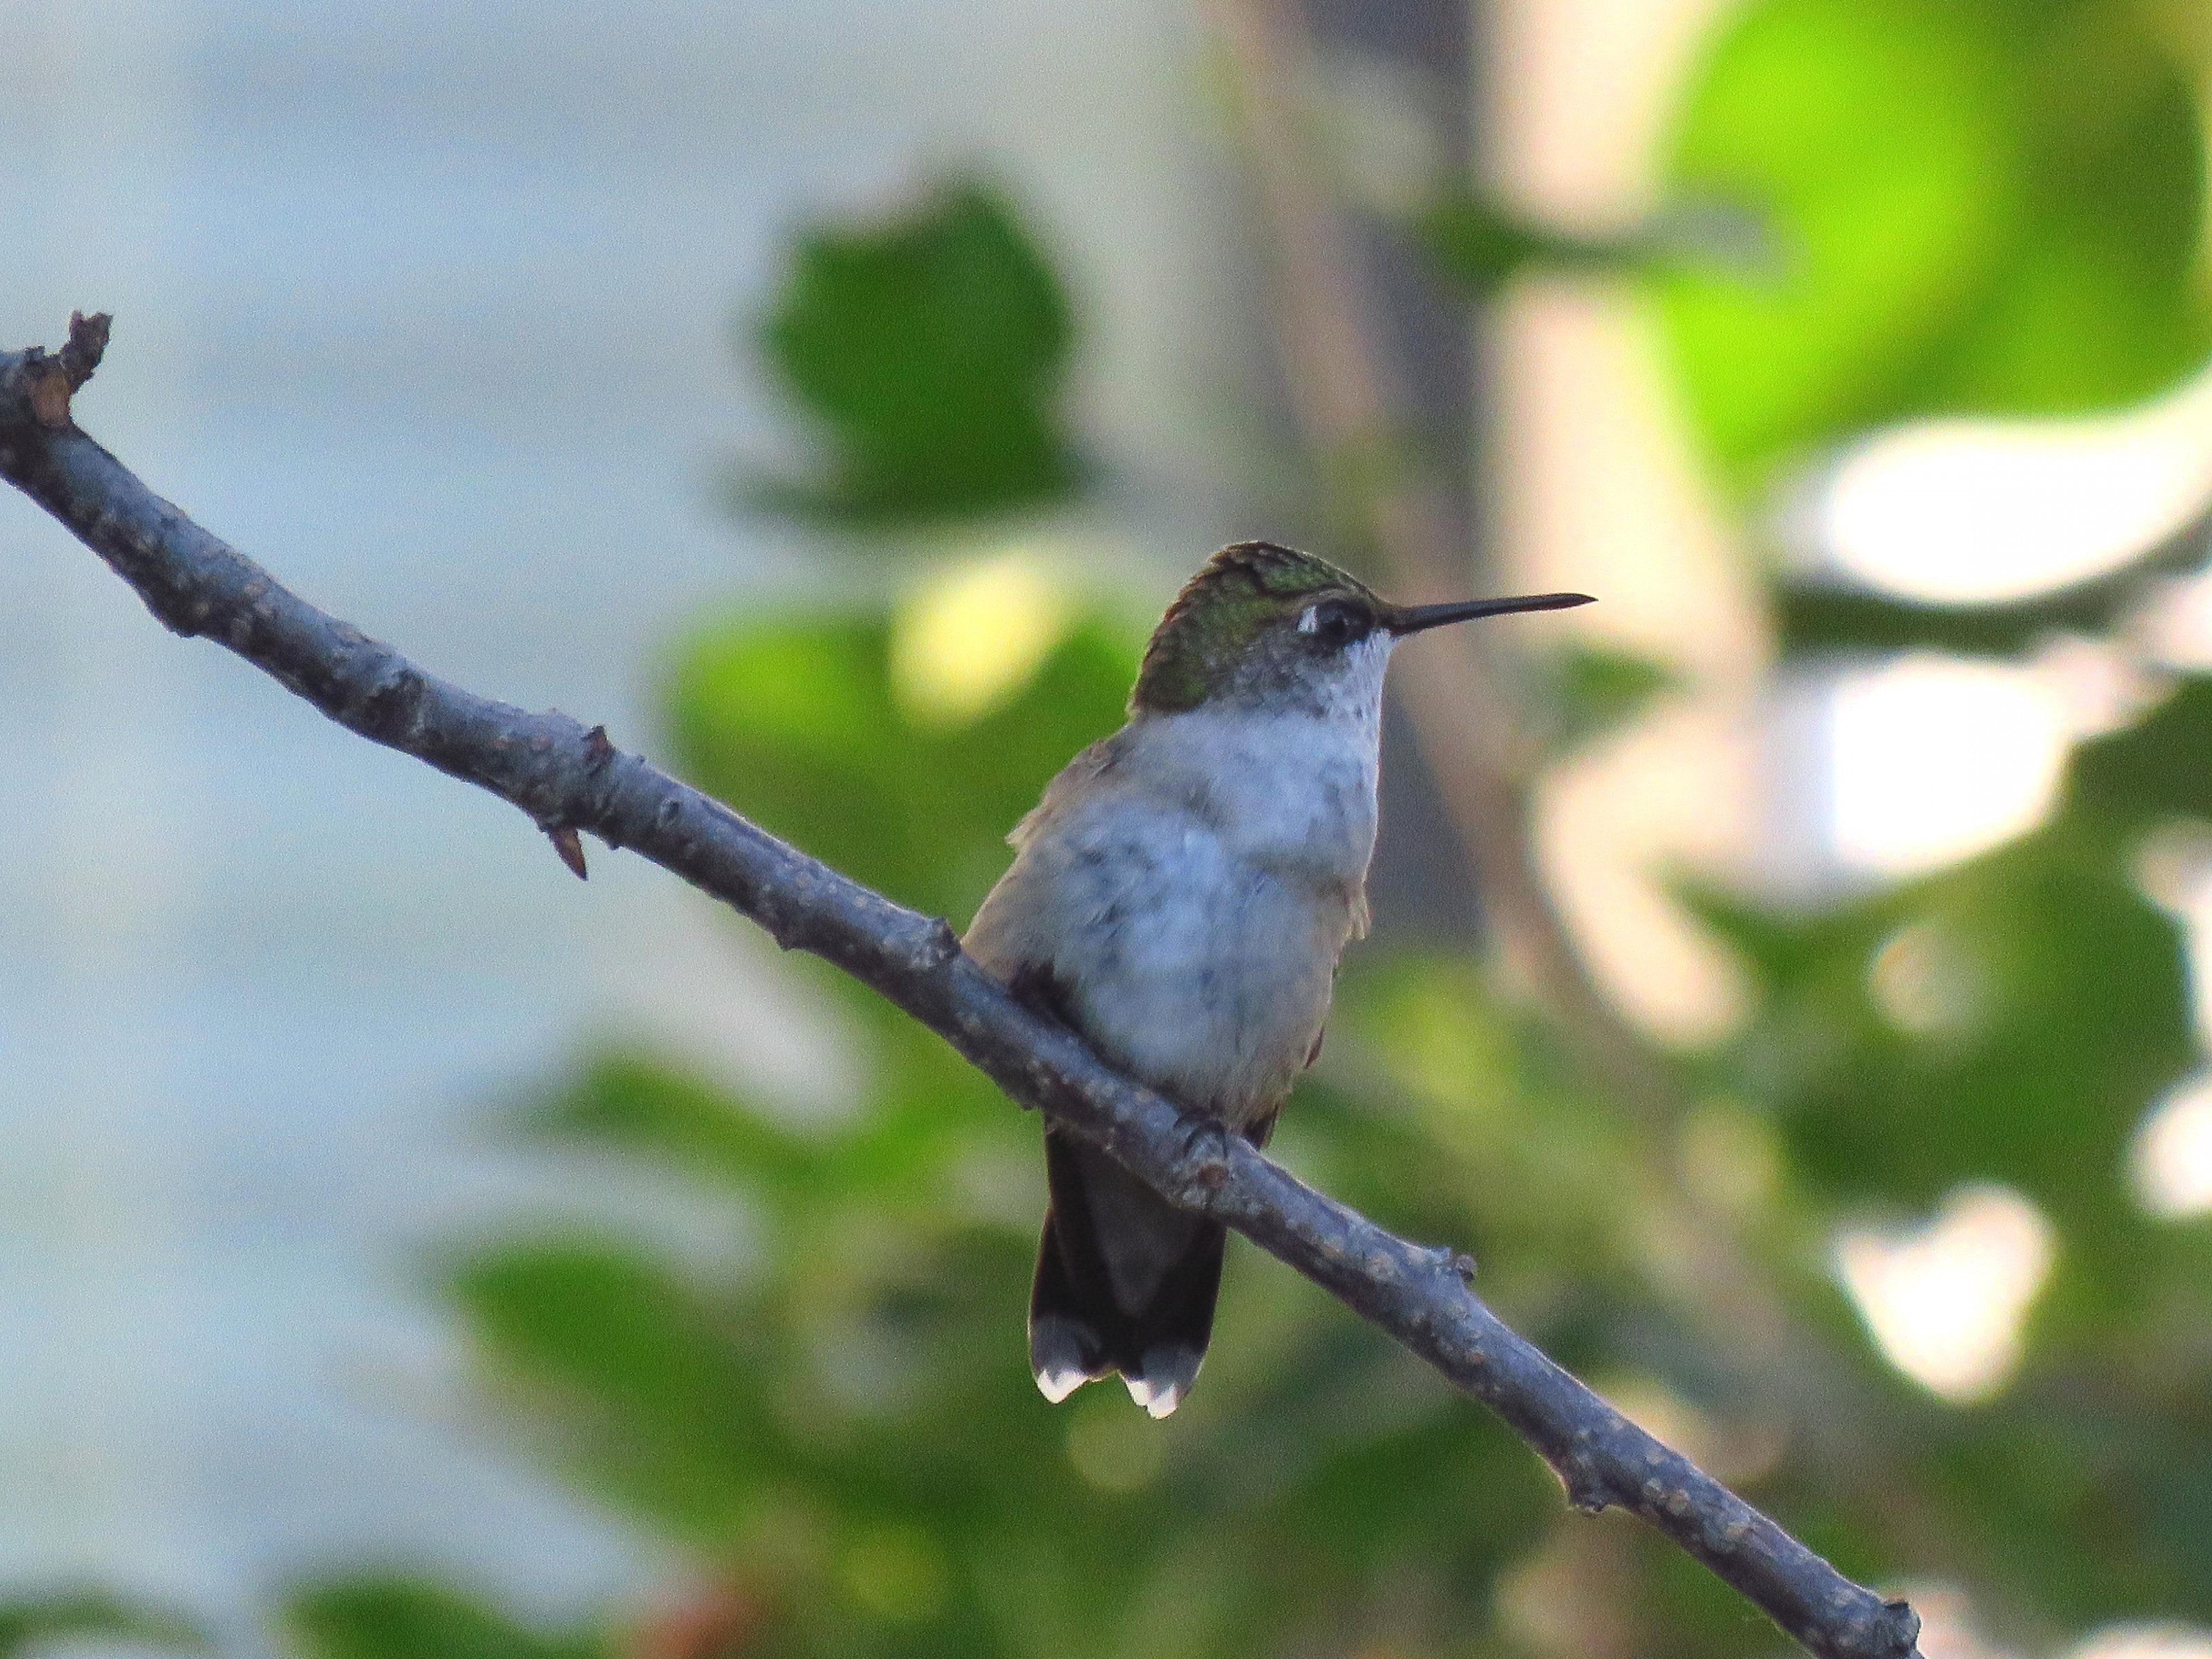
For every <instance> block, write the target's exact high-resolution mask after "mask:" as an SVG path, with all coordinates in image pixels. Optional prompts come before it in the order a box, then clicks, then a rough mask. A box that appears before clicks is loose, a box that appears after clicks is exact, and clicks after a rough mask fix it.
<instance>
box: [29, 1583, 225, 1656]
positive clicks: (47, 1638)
mask: <svg viewBox="0 0 2212 1659" xmlns="http://www.w3.org/2000/svg"><path fill="white" fill-rule="evenodd" d="M85 1640H94V1641H100V1642H103V1643H112V1644H124V1645H131V1646H143V1647H148V1648H172V1649H188V1650H193V1651H197V1652H204V1651H206V1650H207V1648H208V1645H209V1644H208V1638H207V1637H206V1635H205V1633H204V1632H202V1631H201V1630H200V1629H199V1627H198V1626H196V1625H194V1624H192V1623H191V1621H190V1620H185V1619H181V1618H179V1617H178V1616H177V1615H176V1614H174V1613H167V1612H164V1611H161V1610H160V1609H158V1608H155V1607H146V1606H143V1605H142V1604H139V1603H137V1602H133V1601H126V1600H125V1599H124V1598H123V1597H121V1596H118V1595H112V1594H111V1593H109V1592H108V1591H106V1590H98V1589H82V1590H62V1591H57V1592H55V1593H53V1594H51V1595H33V1596H22V1597H19V1598H17V1599H15V1600H13V1601H0V1659H19V1656H28V1655H32V1654H36V1653H40V1652H43V1651H44V1650H46V1648H47V1646H49V1645H50V1644H61V1643H64V1642H78V1641H85Z"/></svg>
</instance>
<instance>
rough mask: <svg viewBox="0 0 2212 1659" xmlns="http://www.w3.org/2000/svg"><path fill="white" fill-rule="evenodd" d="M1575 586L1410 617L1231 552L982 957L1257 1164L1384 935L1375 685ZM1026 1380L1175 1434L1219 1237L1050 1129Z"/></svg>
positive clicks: (1009, 893)
mask: <svg viewBox="0 0 2212 1659" xmlns="http://www.w3.org/2000/svg"><path fill="white" fill-rule="evenodd" d="M1588 603H1589V596H1588V595H1586V594H1582V593H1541V594H1536V595H1534V596H1531V597H1526V598H1521V599H1469V600H1465V601H1462V602H1459V603H1455V604H1448V605H1392V604H1390V603H1389V602H1388V601H1387V600H1385V599H1383V598H1382V597H1381V596H1380V595H1378V594H1376V592H1374V590H1373V589H1371V588H1370V587H1369V586H1367V585H1366V584H1365V583H1364V582H1362V581H1360V580H1358V578H1356V577H1354V576H1352V574H1349V573H1348V572H1346V571H1344V570H1340V569H1339V568H1337V567H1336V566H1335V565H1334V564H1331V563H1330V562H1328V560H1326V559H1322V558H1319V557H1316V556H1315V555H1313V554H1310V553H1300V552H1297V551H1294V550H1291V549H1290V548H1287V547H1279V546H1276V545H1275V544H1273V543H1271V542H1238V543H1236V544H1232V545H1231V546H1228V547H1225V548H1223V549H1222V550H1220V551H1219V552H1218V553H1216V554H1215V555H1214V556H1212V558H1210V559H1208V560H1207V561H1206V564H1205V566H1204V567H1203V568H1201V569H1200V571H1199V572H1198V574H1196V575H1195V576H1194V577H1192V578H1191V580H1190V581H1189V582H1188V584H1187V585H1186V586H1184V587H1183V589H1182V592H1180V593H1179V594H1177V595H1176V599H1175V602H1174V603H1173V604H1171V605H1169V607H1168V609H1167V613H1166V615H1164V617H1161V619H1160V623H1159V626H1158V628H1157V629H1154V630H1153V633H1152V640H1151V642H1150V643H1149V644H1148V645H1147V646H1146V648H1145V654H1144V659H1143V662H1142V665H1141V666H1140V667H1139V670H1138V673H1137V683H1136V687H1135V689H1134V690H1133V691H1132V692H1131V693H1130V696H1129V703H1128V719H1127V723H1126V724H1124V725H1123V726H1121V729H1120V730H1119V731H1117V732H1114V733H1113V734H1112V735H1111V736H1110V737H1107V738H1102V739H1100V740H1099V741H1098V742H1097V743H1094V744H1091V746H1090V747H1089V748H1087V749H1085V750H1083V752H1082V753H1080V754H1079V755H1078V756H1076V757H1075V758H1074V759H1073V760H1072V761H1070V762H1069V763H1067V765H1066V767H1065V768H1064V769H1062V770H1061V771H1060V775H1058V776H1057V777H1055V778H1054V779H1053V781H1052V782H1051V783H1050V784H1049V785H1048V786H1047V787H1046V789H1045V792H1044V796H1043V799H1042V800H1041V801H1039V802H1038V804H1037V805H1036V808H1035V809H1034V810H1033V811H1030V813H1029V815H1028V816H1027V817H1024V818H1023V819H1022V821H1021V822H1020V823H1018V824H1017V825H1016V826H1015V827H1014V830H1013V833H1012V835H1010V836H1008V837H1007V840H1008V841H1009V842H1011V843H1012V846H1013V848H1014V861H1013V863H1012V865H1011V866H1009V867H1008V869H1007V870H1006V874H1005V875H1003V876H1001V877H1000V878H999V882H998V884H997V885H996V886H994V887H993V888H992V890H991V891H990V893H989V894H988V895H987V896H986V897H985V899H984V900H983V902H982V904H981V907H980V908H978V909H977V911H976V913H975V920H974V921H972V922H971V923H969V928H968V932H967V935H966V938H965V939H964V940H963V944H964V945H965V946H966V948H967V950H968V951H969V954H970V955H971V956H973V957H975V960H976V961H977V962H978V963H981V965H982V966H983V967H984V968H985V969H987V970H988V971H989V972H991V973H992V974H993V975H995V976H996V977H997V978H998V979H999V980H1000V981H1001V982H1002V983H1004V984H1005V985H1006V987H1007V988H1008V990H1009V991H1010V992H1012V994H1013V995H1014V996H1015V997H1016V998H1017V999H1018V1000H1020V1001H1022V1002H1023V1003H1024V1004H1025V1005H1026V1006H1029V1007H1030V1008H1032V1009H1033V1010H1035V1011H1036V1012H1039V1013H1041V1014H1042V1015H1044V1016H1046V1017H1048V1018H1052V1019H1054V1020H1057V1021H1059V1022H1060V1023H1061V1024H1064V1025H1066V1026H1067V1027H1069V1028H1070V1029H1072V1030H1074V1031H1075V1032H1076V1034H1077V1035H1079V1036H1081V1037H1083V1038H1084V1039H1085V1042H1088V1043H1089V1044H1090V1046H1091V1048H1093V1049H1094V1050H1095V1051H1096V1052H1097V1054H1099V1055H1100V1057H1101V1058H1102V1059H1103V1060H1107V1061H1108V1062H1109V1064H1111V1065H1113V1066H1116V1067H1118V1068H1120V1069H1121V1070H1122V1071H1125V1072H1127V1073H1128V1074H1129V1075H1130V1076H1132V1077H1134V1078H1136V1079H1139V1080H1140V1081H1142V1082H1144V1083H1146V1084H1147V1085H1150V1086H1151V1087H1152V1088H1153V1089H1155V1090H1157V1091H1159V1092H1160V1093H1161V1094H1163V1095H1164V1096H1165V1097H1167V1098H1168V1099H1170V1101H1173V1102H1174V1103H1176V1105H1177V1106H1178V1107H1180V1108H1181V1109H1182V1111H1183V1113H1184V1114H1185V1115H1186V1117H1188V1118H1189V1119H1192V1120H1194V1121H1197V1122H1199V1123H1200V1124H1204V1125H1206V1126H1210V1127H1212V1129H1213V1130H1214V1131H1215V1132H1226V1133H1238V1134H1242V1135H1243V1136H1244V1137H1245V1139H1248V1140H1249V1141H1250V1142H1251V1143H1252V1144H1253V1145H1254V1146H1266V1145H1267V1139H1268V1136H1269V1135H1270V1133H1272V1132H1273V1128H1274V1125H1275V1117H1276V1114H1277V1113H1278V1112H1279V1110H1280V1109H1281V1107H1282V1103H1283V1100H1284V1097H1285V1096H1286V1095H1288V1094H1289V1093H1290V1091H1291V1085H1292V1084H1293V1083H1295V1082H1296V1081H1297V1078H1298V1076H1299V1074H1300V1073H1303V1072H1304V1070H1305V1069H1306V1068H1307V1067H1308V1066H1310V1065H1311V1064H1312V1063H1313V1061H1314V1060H1315V1059H1316V1057H1317V1056H1318V1055H1319V1054H1320V1052H1321V1043H1322V1026H1323V1024H1324V1023H1325V1022H1326V1020H1327V1018H1328V1006H1329V1000H1330V997H1331V995H1332V994H1333V992H1334V987H1335V981H1336V966H1337V959H1338V957H1340V955H1341V953H1342V952H1343V950H1344V947H1345V945H1346V943H1347V942H1348V941H1350V940H1352V939H1357V938H1359V937H1361V936H1362V935H1364V933H1365V932H1366V930H1367V866H1368V863H1369V860H1370V858H1371V857H1372V856H1373V854H1374V851H1375V822H1376V781H1377V778H1378V775H1379V772H1380V769H1381V762H1382V731H1383V670H1384V668H1385V666H1386V665H1388V664H1389V659H1390V653H1391V651H1392V650H1393V648H1395V647H1396V646H1397V644H1398V643H1399V642H1400V641H1402V640H1405V639H1407V637H1409V636H1410V635H1414V634H1419V633H1421V632H1423V631H1424V630H1425V629H1431V628H1437V627H1440V626H1442V625H1443V624H1444V623H1456V622H1464V621H1467V620H1468V619H1469V618H1472V617H1494V616H1500V615H1504V614H1505V613H1508V612H1511V611H1556V610H1562V609H1565V607H1567V606H1570V605H1586V604H1588ZM1045 1176H1046V1184H1047V1188H1048V1194H1049V1203H1048V1208H1047V1210H1046V1212H1045V1218H1044V1231H1043V1236H1042V1239H1041V1240H1040V1241H1039V1243H1038V1246H1037V1264H1036V1280H1035V1282H1034V1284H1033V1285H1032V1288H1031V1290H1030V1316H1029V1336H1030V1370H1031V1371H1032V1373H1033V1374H1034V1375H1035V1376H1036V1385H1037V1388H1038V1389H1039V1390H1040V1391H1041V1392H1042V1394H1043V1395H1044V1396H1045V1398H1046V1399H1048V1400H1049V1401H1052V1402H1053V1403H1054V1404H1055V1405H1056V1404H1058V1403H1059V1402H1060V1401H1063V1400H1065V1399H1066V1398H1067V1396H1068V1395H1071V1394H1073V1392H1074V1391H1075V1390H1076V1389H1078V1388H1080V1387H1081V1386H1082V1385H1083V1384H1084V1383H1088V1382H1091V1381H1093V1380H1095V1379H1097V1378H1101V1377H1105V1376H1111V1375H1113V1374H1114V1373H1115V1372H1117V1371H1118V1372H1119V1373H1120V1374H1121V1380H1122V1382H1123V1383H1124V1384H1125V1385H1126V1386H1127V1389H1128V1391H1129V1395H1130V1398H1131V1399H1133V1400H1134V1401H1136V1402H1137V1404H1138V1405H1139V1406H1141V1407H1144V1408H1145V1410H1146V1411H1147V1412H1148V1413H1151V1414H1152V1416H1153V1417H1156V1418H1160V1417H1165V1416H1167V1415H1168V1414H1169V1413H1170V1412H1172V1411H1174V1410H1175V1408H1176V1407H1177V1406H1178V1405H1179V1404H1181V1403H1182V1400H1183V1397H1184V1396H1185V1395H1187V1394H1188V1393H1189V1391H1190V1387H1191V1384H1192V1383H1193V1382H1194V1380H1195V1379H1196V1377H1197V1376H1198V1369H1199V1365H1200V1362H1201V1361H1203V1360H1204V1358H1206V1345H1207V1342H1208V1341H1209V1340H1210V1339H1211V1337H1212V1330H1213V1306H1214V1299H1215V1296H1216V1293H1217V1292H1218V1290H1219V1288H1220V1284H1221V1256H1222V1248H1223V1245H1224V1243H1225V1240H1226V1237H1227V1235H1226V1231H1225V1228H1224V1227H1223V1226H1222V1224H1221V1223H1219V1222H1218V1221H1212V1220H1208V1219H1206V1218H1204V1217H1202V1216H1199V1215H1194V1214H1192V1213H1190V1212H1187V1211H1184V1210H1180V1209H1177V1208H1176V1207H1175V1206H1173V1205H1171V1204H1170V1203H1169V1202H1168V1201H1167V1200H1165V1199H1164V1198H1162V1197H1160V1196H1159V1195H1158V1194H1156V1193H1154V1192H1153V1191H1152V1189H1151V1188H1148V1187H1146V1186H1145V1185H1144V1184H1143V1183H1142V1182H1139V1181H1138V1180H1137V1179H1136V1177H1135V1176H1132V1175H1130V1174H1129V1173H1128V1172H1127V1170H1123V1169H1122V1168H1121V1165H1120V1164H1116V1163H1115V1162H1114V1160H1113V1159H1112V1158H1109V1157H1108V1156H1107V1155H1106V1154H1105V1153H1104V1152H1099V1151H1097V1150H1096V1149H1094V1148H1092V1147H1090V1146H1086V1145H1085V1144H1084V1143H1083V1142H1081V1141H1079V1140H1077V1139H1074V1138H1073V1137H1072V1136H1069V1135H1066V1134H1063V1133H1060V1131H1058V1130H1056V1129H1054V1128H1053V1127H1051V1125H1050V1124H1049V1123H1048V1124H1047V1125H1046V1127H1045Z"/></svg>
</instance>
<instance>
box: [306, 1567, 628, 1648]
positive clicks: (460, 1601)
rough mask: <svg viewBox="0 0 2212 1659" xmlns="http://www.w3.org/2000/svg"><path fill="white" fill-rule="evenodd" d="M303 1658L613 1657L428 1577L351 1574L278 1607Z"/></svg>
mask: <svg viewBox="0 0 2212 1659" xmlns="http://www.w3.org/2000/svg"><path fill="white" fill-rule="evenodd" d="M284 1621H285V1624H286V1626H287V1627H288V1629H289V1632H290V1633H291V1636H292V1638H293V1643H294V1644H295V1646H296V1647H297V1648H298V1649H299V1650H300V1651H301V1653H303V1654H305V1655H306V1656H307V1659H613V1655H614V1653H615V1648H614V1645H613V1644H611V1643H610V1642H608V1641H606V1640H605V1638H599V1637H596V1636H587V1635H580V1634H572V1635H561V1636H548V1635H544V1634H541V1633H540V1632H536V1631H532V1630H528V1629H526V1628H524V1627H523V1626H520V1625H518V1624H515V1623H514V1622H513V1620H509V1619H508V1618H507V1616H506V1615H505V1614H503V1613H500V1612H499V1611H497V1610H496V1609H495V1608H493V1607H489V1606H488V1605H486V1604H485V1603H483V1602H482V1601H476V1600H474V1599H472V1598H471V1597H469V1596H466V1595H462V1594H461V1593H460V1592H459V1591H457V1590H454V1589H448V1588H447V1587H445V1586H443V1585H441V1584H438V1583H433V1582H431V1581H428V1580H426V1579H416V1578H404V1577H391V1576H386V1577H365V1578H353V1579H348V1580H344V1581H343V1582H341V1583H331V1584H325V1585H320V1586H318V1587H316V1588H314V1589H310V1590H307V1591H305V1592H303V1593H301V1595H297V1596H295V1597H294V1599H293V1600H292V1601H291V1602H290V1603H289V1606H287V1607H286V1608H285V1610H284Z"/></svg>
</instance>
